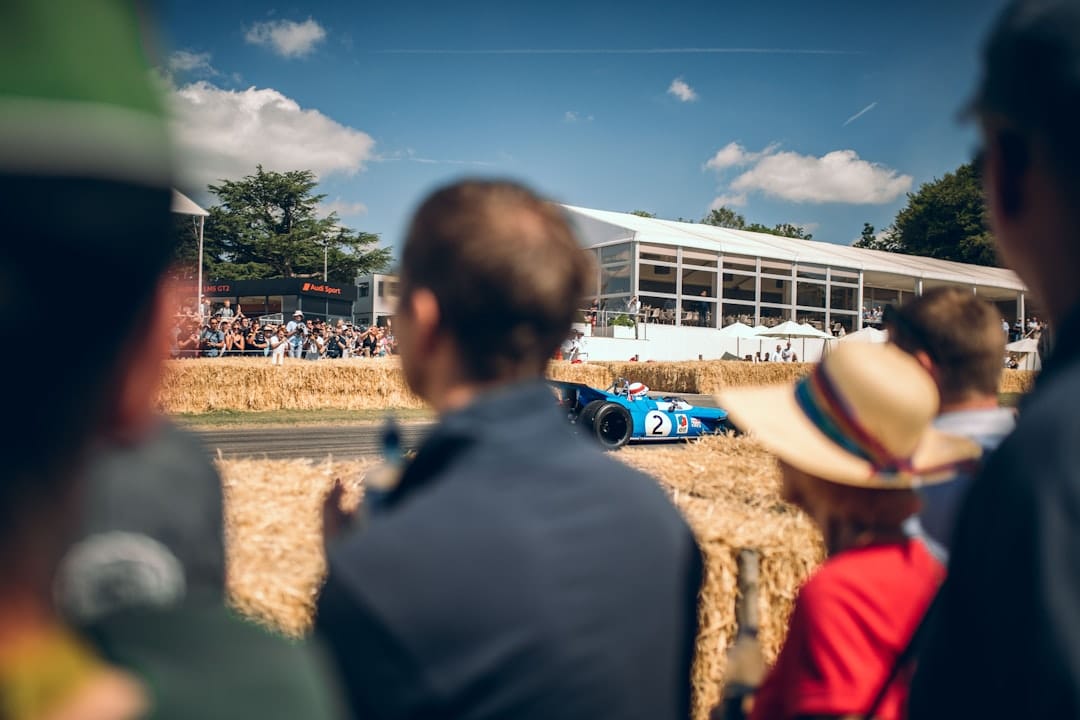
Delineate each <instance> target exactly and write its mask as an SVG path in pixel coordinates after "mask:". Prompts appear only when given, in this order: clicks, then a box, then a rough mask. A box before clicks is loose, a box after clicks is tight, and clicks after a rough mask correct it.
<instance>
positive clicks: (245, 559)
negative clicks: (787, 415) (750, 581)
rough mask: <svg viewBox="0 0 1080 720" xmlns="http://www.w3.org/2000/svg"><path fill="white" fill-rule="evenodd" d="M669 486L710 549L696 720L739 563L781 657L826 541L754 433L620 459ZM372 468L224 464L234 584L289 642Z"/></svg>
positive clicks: (770, 648)
mask: <svg viewBox="0 0 1080 720" xmlns="http://www.w3.org/2000/svg"><path fill="white" fill-rule="evenodd" d="M613 457H616V458H618V459H620V460H622V461H623V462H626V463H627V464H629V465H631V466H634V467H637V468H639V469H641V470H643V471H644V472H647V473H649V474H651V475H653V476H654V477H656V478H657V479H658V481H659V482H660V484H661V485H662V487H664V488H665V490H666V491H667V492H668V494H669V496H670V497H671V499H672V501H673V502H674V504H675V505H676V506H677V507H678V508H679V509H680V510H681V511H682V512H683V514H684V515H685V517H686V518H687V521H688V522H689V523H690V526H691V527H692V528H693V530H694V533H695V535H696V536H697V538H698V542H699V544H700V545H701V548H702V550H703V553H704V559H705V568H706V576H705V582H704V586H703V588H702V592H701V610H700V613H701V615H700V631H699V635H698V654H697V659H696V663H695V667H694V673H693V687H694V698H695V699H694V706H695V712H694V717H695V718H698V719H699V720H704V718H706V717H707V716H708V711H709V709H710V708H711V707H712V706H713V705H714V704H715V703H716V702H717V700H718V699H719V694H720V681H721V680H722V678H723V673H724V664H725V660H726V658H725V652H726V650H727V648H728V646H729V644H730V643H731V642H732V641H733V640H734V637H735V631H736V626H735V593H736V563H735V557H736V554H737V553H738V550H739V549H740V548H754V549H757V550H758V551H759V552H760V553H761V560H762V562H761V587H760V597H759V615H760V619H761V627H760V638H761V641H762V646H763V649H764V652H765V656H766V659H767V660H769V661H770V662H771V661H772V660H774V659H775V657H776V653H777V652H778V650H779V647H780V644H781V643H782V641H783V637H784V632H785V628H786V626H787V618H788V614H789V613H790V612H791V605H792V601H793V600H794V598H795V594H796V593H797V592H798V588H799V586H800V585H801V584H802V582H803V581H804V580H805V578H806V577H807V576H808V575H809V573H810V572H811V571H812V570H813V568H814V567H816V566H817V564H818V563H819V562H820V561H821V559H822V557H823V549H822V545H821V539H820V536H819V535H818V533H817V531H816V530H815V529H814V527H813V526H812V524H811V523H810V521H809V520H808V519H807V518H806V517H805V516H803V515H802V514H801V513H799V512H797V511H796V510H794V509H793V508H792V507H791V506H789V505H787V504H785V503H783V502H782V501H781V500H780V498H779V473H778V469H777V466H776V463H775V461H774V460H773V459H772V457H771V456H770V455H769V454H768V453H766V452H765V451H764V450H762V449H761V448H760V447H759V446H758V445H756V444H755V443H754V442H753V441H752V440H751V439H749V438H746V437H738V438H736V437H710V438H703V439H702V440H700V441H697V442H694V443H679V444H675V445H670V446H663V447H656V446H653V447H649V448H628V449H626V450H623V451H622V452H620V453H617V454H614V455H613ZM371 467H373V463H372V461H358V462H334V461H332V460H330V459H328V460H327V461H325V462H322V463H315V462H311V461H306V460H291V461H269V460H267V461H255V460H244V461H233V460H230V461H222V460H219V461H218V468H219V470H220V472H221V473H222V477H223V482H224V486H225V502H226V539H227V547H228V587H229V593H230V596H231V599H232V602H233V604H234V605H235V606H236V607H238V608H239V609H240V610H242V611H243V612H245V613H247V614H249V615H251V616H253V617H254V618H256V619H257V620H260V621H262V622H264V623H266V624H268V625H269V626H271V627H274V628H277V629H278V630H280V631H282V632H284V633H287V634H289V635H302V634H303V633H305V632H307V631H308V630H309V629H310V627H311V622H312V612H313V610H314V605H315V599H316V597H317V594H318V591H319V587H320V585H321V583H322V578H323V575H324V573H325V558H324V556H323V550H322V526H321V523H322V516H321V510H322V499H323V497H324V496H325V494H326V493H327V492H328V491H329V489H330V487H331V486H332V484H333V481H334V479H335V478H341V479H343V480H344V481H345V485H346V487H347V488H348V489H349V495H348V497H347V498H346V502H345V504H346V505H350V506H355V504H356V503H357V502H359V499H360V496H361V493H362V476H363V473H364V472H366V471H367V470H369V469H370V468H371Z"/></svg>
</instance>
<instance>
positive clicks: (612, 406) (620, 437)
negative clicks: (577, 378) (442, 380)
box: [590, 402, 634, 450]
mask: <svg viewBox="0 0 1080 720" xmlns="http://www.w3.org/2000/svg"><path fill="white" fill-rule="evenodd" d="M590 404H591V403H590ZM593 430H594V431H595V432H596V439H597V440H599V441H600V444H601V445H603V446H604V447H605V448H607V449H609V450H615V449H617V448H621V447H622V446H623V445H625V444H626V443H627V442H629V441H630V436H631V435H633V434H634V421H633V419H632V418H631V417H630V411H629V410H627V409H626V408H624V407H623V406H622V405H619V404H618V403H613V402H605V403H604V404H603V405H601V406H600V408H599V409H597V411H596V416H595V417H594V418H593Z"/></svg>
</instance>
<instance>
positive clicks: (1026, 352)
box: [1005, 338, 1042, 370]
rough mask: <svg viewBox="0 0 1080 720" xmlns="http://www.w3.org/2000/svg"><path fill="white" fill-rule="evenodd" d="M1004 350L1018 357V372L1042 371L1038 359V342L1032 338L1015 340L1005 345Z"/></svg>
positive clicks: (1040, 359)
mask: <svg viewBox="0 0 1080 720" xmlns="http://www.w3.org/2000/svg"><path fill="white" fill-rule="evenodd" d="M1005 350H1007V351H1008V352H1010V353H1013V354H1014V355H1019V356H1020V358H1019V364H1020V367H1019V369H1020V370H1042V358H1040V357H1039V341H1038V340H1033V339H1032V338H1024V339H1023V340H1017V341H1016V342H1012V343H1009V344H1008V345H1006V346H1005Z"/></svg>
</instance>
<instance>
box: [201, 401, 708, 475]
mask: <svg viewBox="0 0 1080 720" xmlns="http://www.w3.org/2000/svg"><path fill="white" fill-rule="evenodd" d="M656 394H657V395H659V394H660V393H656ZM679 397H681V398H683V399H684V400H686V401H687V402H689V403H692V404H694V405H700V406H702V407H715V405H716V403H715V401H714V400H713V398H712V396H711V395H688V394H680V395H679ZM432 426H433V423H430V422H408V423H404V422H403V423H401V425H400V430H401V444H402V445H403V446H404V448H405V449H406V450H410V449H413V448H415V447H417V446H418V445H419V444H420V442H421V441H422V440H423V438H424V437H425V436H426V434H427V433H428V432H430V431H431V428H432ZM381 430H382V426H381V425H380V424H379V423H371V424H365V425H343V426H338V425H295V426H291V427H280V426H273V427H246V428H229V429H221V430H196V431H194V432H195V434H196V435H198V436H199V437H200V438H201V439H202V441H203V444H204V445H205V446H206V450H207V453H208V454H209V455H210V456H211V457H217V456H218V453H220V454H221V456H222V457H223V458H225V459H227V460H235V459H243V458H255V459H265V460H286V459H296V458H307V459H312V460H325V459H326V457H327V456H330V457H333V458H334V459H336V460H352V459H356V458H363V457H373V456H377V455H378V454H379V452H380V450H381V444H380V443H381V437H380V433H381Z"/></svg>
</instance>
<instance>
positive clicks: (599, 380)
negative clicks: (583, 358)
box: [547, 361, 614, 389]
mask: <svg viewBox="0 0 1080 720" xmlns="http://www.w3.org/2000/svg"><path fill="white" fill-rule="evenodd" d="M547 376H548V377H549V378H551V379H552V380H559V381H562V382H574V383H583V384H585V385H588V386H590V387H594V388H601V389H603V388H606V387H608V386H609V385H611V381H612V380H613V379H614V376H613V375H612V374H611V370H609V369H608V368H607V367H606V366H604V365H599V364H595V363H577V364H572V363H568V362H558V361H554V362H551V363H548V369H547Z"/></svg>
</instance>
